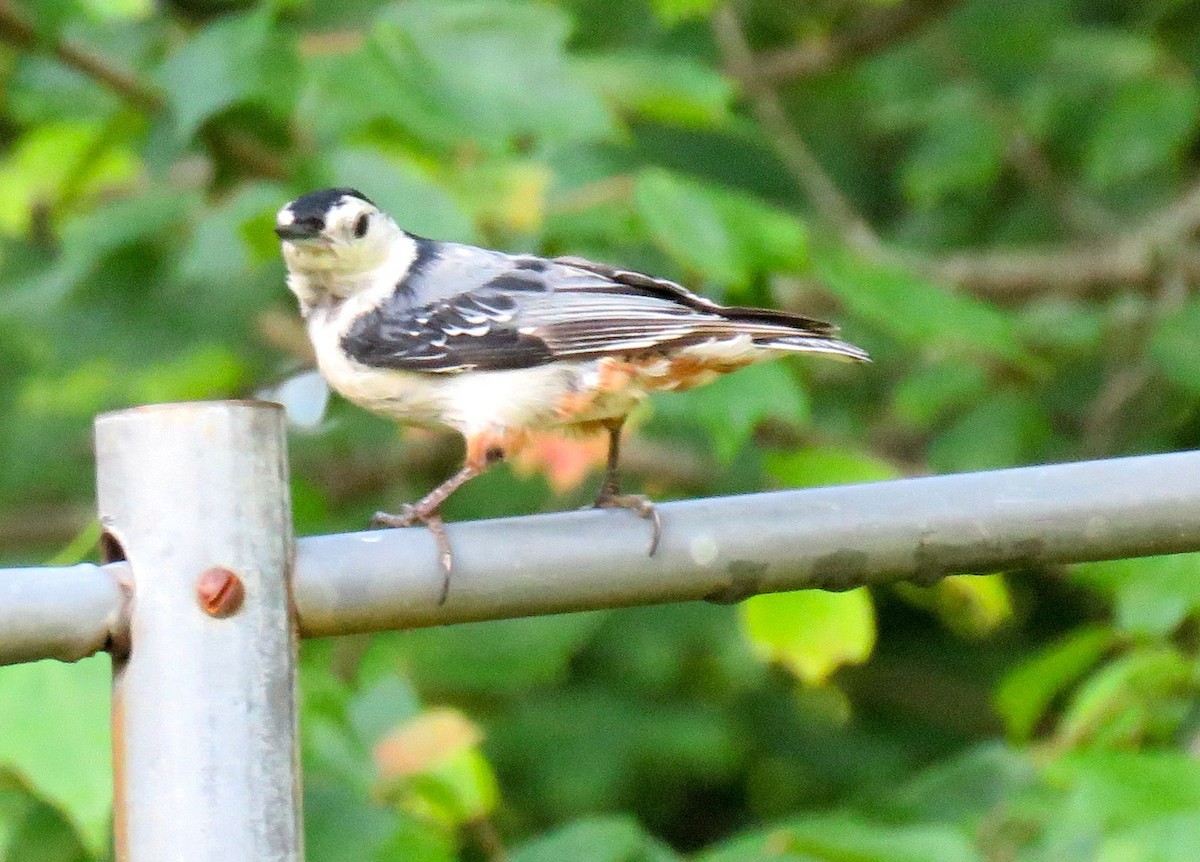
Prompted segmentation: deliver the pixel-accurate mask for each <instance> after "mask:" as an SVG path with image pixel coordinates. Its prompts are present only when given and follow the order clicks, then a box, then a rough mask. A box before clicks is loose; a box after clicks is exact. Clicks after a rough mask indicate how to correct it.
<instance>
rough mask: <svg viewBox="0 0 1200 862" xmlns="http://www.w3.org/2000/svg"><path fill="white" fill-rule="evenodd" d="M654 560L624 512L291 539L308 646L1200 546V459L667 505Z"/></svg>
mask: <svg viewBox="0 0 1200 862" xmlns="http://www.w3.org/2000/svg"><path fill="white" fill-rule="evenodd" d="M660 512H661V513H662V521H663V538H662V544H661V546H660V548H659V550H658V553H657V554H656V555H655V556H654V557H648V556H647V555H646V546H647V543H648V542H649V538H650V534H649V526H648V525H647V523H646V522H645V521H643V520H641V519H639V518H637V517H635V516H633V515H632V514H631V513H629V512H623V511H603V512H596V511H586V512H567V513H562V514H555V515H540V516H537V517H526V518H512V519H503V520H494V521H476V522H472V523H461V524H451V525H449V535H450V540H451V543H452V544H453V546H454V551H455V570H454V576H453V580H452V582H451V586H450V595H449V600H448V601H447V602H446V604H445V605H444V606H442V607H438V605H437V597H438V592H439V589H440V587H441V579H442V575H441V571H440V570H439V568H438V566H437V554H436V550H435V548H434V544H433V540H432V538H431V537H430V536H429V534H428V532H427V531H425V530H424V529H422V528H408V529H404V530H383V531H374V532H364V533H351V534H346V535H334V536H316V537H312V538H306V539H301V540H300V541H299V543H298V557H297V566H296V577H295V582H294V586H293V591H294V596H295V601H296V607H297V612H298V614H299V618H300V626H301V633H302V634H303V635H304V636H309V637H316V636H325V635H337V634H348V633H351V632H364V631H379V630H384V629H398V628H410V627H416V626H429V625H438V624H441V623H450V622H461V621H466V620H482V619H499V618H505V617H516V616H527V615H532V614H548V613H558V612H562V611H574V610H585V609H590V608H605V607H619V606H623V605H637V604H650V603H655V602H667V601H681V600H686V599H703V598H707V599H710V600H714V601H736V600H737V599H740V598H744V597H746V596H750V595H753V594H755V593H762V592H773V591H779V590H792V589H798V588H804V587H825V588H829V589H844V588H849V587H855V586H859V585H862V584H870V583H877V582H882V581H891V580H898V579H904V578H912V579H916V580H918V581H927V582H928V581H933V580H936V579H937V578H940V577H942V576H944V575H947V574H953V573H956V572H991V571H999V570H1004V569H1012V568H1017V567H1021V566H1027V565H1036V564H1043V563H1067V562H1081V561H1086V560H1103V559H1115V558H1120V557H1134V556H1145V555H1152V554H1168V553H1178V552H1183V551H1197V550H1200V453H1197V452H1183V453H1175V454H1168V455H1151V456H1144V457H1137V458H1123V459H1115V460H1107V461H1090V462H1080V463H1075V464H1061V465H1052V466H1040V467H1027V468H1019V469H1014V470H1000V471H994V472H987V473H971V474H961V475H952V476H937V477H932V478H923V479H906V480H901V481H896V482H880V483H874V484H865V485H847V486H840V487H832V488H813V489H809V490H803V491H788V492H778V493H772V494H753V495H749V496H744V497H726V498H714V499H706V500H691V501H687V502H679V503H670V504H665V505H662V506H661V507H660Z"/></svg>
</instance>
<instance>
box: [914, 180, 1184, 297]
mask: <svg viewBox="0 0 1200 862" xmlns="http://www.w3.org/2000/svg"><path fill="white" fill-rule="evenodd" d="M1198 229H1200V183H1197V184H1196V185H1194V186H1193V187H1192V188H1191V189H1189V190H1188V191H1187V192H1185V193H1184V194H1183V196H1182V197H1180V198H1179V199H1178V200H1176V201H1175V202H1174V203H1171V204H1168V205H1167V206H1165V207H1163V208H1162V209H1160V210H1158V211H1156V212H1153V213H1151V214H1150V215H1148V216H1146V217H1145V218H1143V220H1142V222H1141V224H1140V225H1138V226H1136V227H1134V228H1132V229H1130V230H1128V231H1126V232H1125V233H1123V234H1121V235H1119V236H1115V237H1112V238H1111V239H1110V240H1108V241H1107V242H1099V241H1097V242H1092V243H1086V244H1081V245H1073V246H1065V247H1058V248H1047V249H1040V250H1030V251H984V252H978V253H971V252H963V253H958V254H952V255H948V256H945V257H941V258H934V259H920V258H913V259H909V260H907V261H905V262H906V263H908V264H909V265H911V266H912V267H913V268H914V269H916V270H917V271H919V272H922V273H924V274H925V275H928V276H929V277H931V278H936V279H939V280H942V281H947V282H951V283H953V284H956V285H959V286H960V287H964V288H966V289H968V290H971V291H972V292H974V293H978V294H981V295H984V296H989V297H992V298H1016V297H1020V296H1023V295H1026V294H1030V293H1034V292H1038V291H1044V290H1047V289H1052V290H1054V291H1055V292H1059V293H1086V292H1089V291H1096V290H1098V289H1103V288H1107V287H1114V286H1120V285H1128V284H1151V283H1153V282H1154V280H1155V278H1156V277H1157V276H1158V275H1159V274H1160V273H1161V272H1162V271H1164V270H1174V271H1175V272H1177V273H1178V274H1179V275H1181V276H1183V277H1184V278H1186V279H1188V280H1189V281H1200V244H1198V243H1196V242H1193V241H1191V240H1192V234H1194V233H1195V232H1196V231H1197V230H1198Z"/></svg>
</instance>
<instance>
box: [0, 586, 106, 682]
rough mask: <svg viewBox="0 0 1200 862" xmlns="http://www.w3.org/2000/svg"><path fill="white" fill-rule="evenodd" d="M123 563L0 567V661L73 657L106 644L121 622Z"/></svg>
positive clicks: (75, 658)
mask: <svg viewBox="0 0 1200 862" xmlns="http://www.w3.org/2000/svg"><path fill="white" fill-rule="evenodd" d="M127 577H128V567H127V566H126V565H125V564H123V563H114V564H113V565H111V566H94V565H90V564H87V563H82V564H80V565H78V566H63V567H42V568H27V569H0V665H6V664H19V663H20V662H26V661H36V660H38V659H43V658H56V659H59V660H60V661H77V660H79V659H81V658H86V657H87V656H90V655H92V654H94V653H96V652H99V651H100V650H102V649H105V648H107V646H108V644H109V642H110V640H114V639H118V638H120V636H121V633H122V629H123V627H124V625H125V622H126V620H125V614H124V606H125V593H124V590H123V589H122V587H121V584H122V583H124V582H126V580H127Z"/></svg>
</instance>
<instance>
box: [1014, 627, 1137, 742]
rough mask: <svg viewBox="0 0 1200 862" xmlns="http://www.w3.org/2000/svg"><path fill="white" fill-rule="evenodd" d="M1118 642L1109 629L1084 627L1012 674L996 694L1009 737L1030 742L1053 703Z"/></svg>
mask: <svg viewBox="0 0 1200 862" xmlns="http://www.w3.org/2000/svg"><path fill="white" fill-rule="evenodd" d="M1116 643H1117V636H1116V634H1115V633H1114V632H1113V630H1112V629H1110V628H1108V627H1107V626H1085V627H1083V628H1079V629H1076V630H1075V631H1072V632H1070V633H1069V634H1067V635H1066V636H1065V637H1063V638H1062V639H1060V640H1059V641H1057V642H1056V643H1054V644H1053V645H1051V646H1050V647H1048V648H1046V649H1044V650H1042V651H1041V652H1039V653H1038V654H1037V655H1035V656H1034V657H1033V658H1031V659H1028V660H1026V661H1025V662H1023V663H1022V664H1020V665H1018V666H1017V667H1016V668H1014V669H1013V670H1011V671H1009V673H1008V674H1007V675H1006V676H1005V677H1004V680H1003V681H1002V682H1001V683H1000V685H999V686H998V687H997V689H996V695H995V702H996V710H997V711H998V712H999V713H1000V716H1001V717H1002V718H1003V719H1004V723H1005V726H1006V727H1007V728H1008V733H1009V735H1010V736H1012V737H1014V738H1016V739H1020V740H1027V739H1029V738H1030V737H1031V736H1032V735H1033V732H1034V730H1035V729H1036V728H1037V725H1038V722H1039V721H1041V718H1042V716H1043V715H1045V714H1046V711H1047V710H1048V709H1049V708H1050V706H1051V704H1052V703H1053V702H1054V700H1055V699H1056V698H1058V697H1059V696H1060V695H1061V694H1062V693H1063V692H1065V691H1066V689H1067V688H1068V687H1070V686H1071V685H1073V684H1074V683H1075V682H1077V681H1078V680H1079V679H1080V678H1081V677H1082V676H1083V675H1084V674H1085V673H1087V671H1088V670H1089V669H1091V668H1092V667H1093V666H1094V665H1095V664H1096V663H1097V662H1098V661H1100V659H1101V658H1102V657H1103V656H1104V655H1105V653H1107V652H1108V651H1109V650H1111V649H1112V648H1113V646H1114V645H1115V644H1116Z"/></svg>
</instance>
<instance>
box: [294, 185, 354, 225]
mask: <svg viewBox="0 0 1200 862" xmlns="http://www.w3.org/2000/svg"><path fill="white" fill-rule="evenodd" d="M347 197H349V198H358V199H359V200H361V201H366V202H367V203H369V204H371V205H372V206H374V205H375V204H374V202H373V201H372V200H371V199H370V198H369V197H367V196H366V195H364V194H363V193H362V192H360V191H359V190H358V189H318V190H317V191H315V192H309V193H308V194H306V195H301V196H300V197H298V198H296V199H295V200H294V201H292V202H291V203H290V204H288V209H290V210H291V211H292V216H293V218H295V219H296V221H308V220H309V219H313V218H316V219H321V220H322V221H324V219H325V213H327V212H329V210H330V208H331V207H332V206H333V205H334V204H336V203H337V202H338V201H340V200H341V199H342V198H347Z"/></svg>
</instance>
